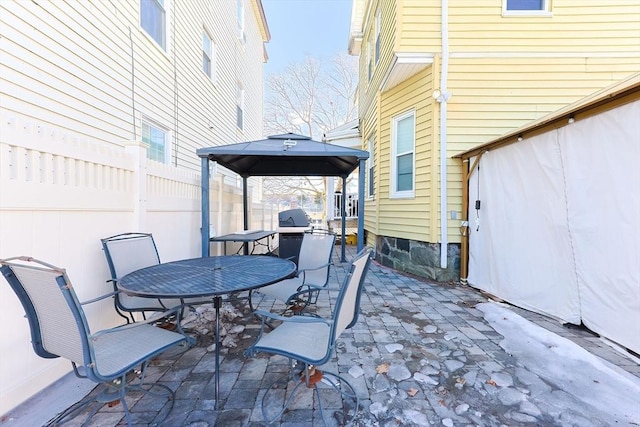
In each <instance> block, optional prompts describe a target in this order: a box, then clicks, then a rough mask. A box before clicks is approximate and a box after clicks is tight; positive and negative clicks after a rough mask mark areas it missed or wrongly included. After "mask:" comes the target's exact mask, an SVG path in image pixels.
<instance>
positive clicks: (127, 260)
mask: <svg viewBox="0 0 640 427" xmlns="http://www.w3.org/2000/svg"><path fill="white" fill-rule="evenodd" d="M100 241H101V242H102V248H103V250H104V255H105V257H106V258H107V264H109V271H110V272H111V282H112V283H113V288H114V291H116V293H115V305H116V310H117V312H118V313H119V314H120V315H121V316H122V317H124V318H125V319H127V321H128V322H129V321H134V320H135V319H134V316H133V314H134V313H142V315H143V317H144V316H145V313H146V312H154V311H165V310H167V309H168V308H172V307H177V306H185V305H187V306H188V305H196V304H207V303H212V302H213V300H212V299H211V298H189V299H183V300H181V299H158V298H143V297H136V296H132V295H127V294H126V293H124V292H119V291H118V288H117V282H118V280H119V279H120V278H121V277H123V276H125V275H127V274H129V273H131V272H132V271H135V270H139V269H141V268H145V267H149V266H152V265H157V264H160V256H159V255H158V249H157V247H156V244H155V241H154V239H153V235H151V234H149V233H122V234H117V235H115V236H111V237H106V238H104V239H100Z"/></svg>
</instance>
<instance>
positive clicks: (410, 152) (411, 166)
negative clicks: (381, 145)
mask: <svg viewBox="0 0 640 427" xmlns="http://www.w3.org/2000/svg"><path fill="white" fill-rule="evenodd" d="M415 122H416V120H415V112H414V111H410V112H407V113H404V114H401V115H399V116H396V117H394V118H393V122H392V125H391V126H392V135H391V150H392V152H391V197H413V196H414V182H415V173H414V171H415V135H416V126H415Z"/></svg>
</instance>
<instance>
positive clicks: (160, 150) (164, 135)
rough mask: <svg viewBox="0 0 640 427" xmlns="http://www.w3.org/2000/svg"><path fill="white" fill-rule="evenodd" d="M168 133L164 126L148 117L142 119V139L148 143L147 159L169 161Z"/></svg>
mask: <svg viewBox="0 0 640 427" xmlns="http://www.w3.org/2000/svg"><path fill="white" fill-rule="evenodd" d="M169 135H170V133H169V130H167V129H166V128H163V127H162V126H159V125H158V124H156V123H154V122H152V121H150V120H148V119H144V118H143V119H142V141H143V142H146V143H147V144H149V148H148V149H147V158H148V159H150V160H155V161H156V162H161V163H169V152H170V151H169Z"/></svg>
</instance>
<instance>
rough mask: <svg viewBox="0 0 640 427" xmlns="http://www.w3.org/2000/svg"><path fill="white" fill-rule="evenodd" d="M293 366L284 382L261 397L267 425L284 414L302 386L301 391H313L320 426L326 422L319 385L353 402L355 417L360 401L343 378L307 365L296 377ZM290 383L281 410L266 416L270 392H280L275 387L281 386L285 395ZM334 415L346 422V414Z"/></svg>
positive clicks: (280, 380)
mask: <svg viewBox="0 0 640 427" xmlns="http://www.w3.org/2000/svg"><path fill="white" fill-rule="evenodd" d="M294 366H295V365H294V364H292V365H291V369H290V374H289V376H288V378H287V379H286V380H285V379H284V378H279V379H277V380H276V381H274V382H273V383H272V384H271V385H270V386H269V388H268V389H267V391H266V392H265V394H264V395H263V396H262V402H261V406H262V408H261V409H262V416H263V418H264V420H265V422H266V423H267V424H271V423H273V422H275V421H276V420H278V419H279V418H280V417H281V416H282V414H284V412H285V411H286V410H287V408H288V407H289V405H290V404H291V401H292V400H293V398H294V396H295V394H296V392H298V391H299V389H300V388H301V387H302V386H303V385H304V386H305V387H302V388H303V389H304V388H312V389H313V395H314V396H315V399H317V402H318V410H319V411H320V416H321V417H322V424H323V425H324V426H326V425H327V420H326V419H325V415H324V408H323V406H322V396H321V385H328V386H329V387H331V388H333V389H334V390H336V391H337V392H339V393H340V395H341V396H342V398H343V400H344V399H345V398H346V399H349V400H351V401H353V402H354V407H353V408H354V409H353V416H354V417H355V415H356V413H357V412H358V407H359V404H360V399H359V398H358V395H357V393H356V391H355V389H354V388H353V386H352V385H351V384H350V383H349V382H348V381H347V380H346V379H345V378H344V377H342V376H340V375H338V374H335V373H333V372H325V371H320V370H318V369H317V368H313V367H311V366H309V365H305V367H304V369H303V371H302V372H301V373H299V374H298V375H295V374H294V373H293V372H294V371H293V369H294ZM310 372H315V375H311V374H310ZM314 377H315V378H314ZM290 382H294V383H295V386H294V387H293V390H291V392H290V393H289V396H288V397H287V398H286V400H285V402H284V404H283V406H282V409H280V410H279V411H278V412H277V413H276V414H275V415H269V414H267V409H271V408H273V405H272V404H271V402H269V396H271V395H270V392H272V391H273V390H282V388H281V387H277V386H276V385H278V384H283V385H284V389H285V393H286V386H287V385H288V384H289V383H290ZM336 413H339V414H341V415H342V419H343V420H344V421H346V420H347V414H346V413H345V411H340V410H338V411H336ZM350 423H351V422H349V423H346V425H349V424H350Z"/></svg>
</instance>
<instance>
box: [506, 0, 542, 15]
mask: <svg viewBox="0 0 640 427" xmlns="http://www.w3.org/2000/svg"><path fill="white" fill-rule="evenodd" d="M502 1H503V4H502V9H503V14H504V15H547V14H549V13H550V12H551V11H550V9H549V3H550V0H502Z"/></svg>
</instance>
